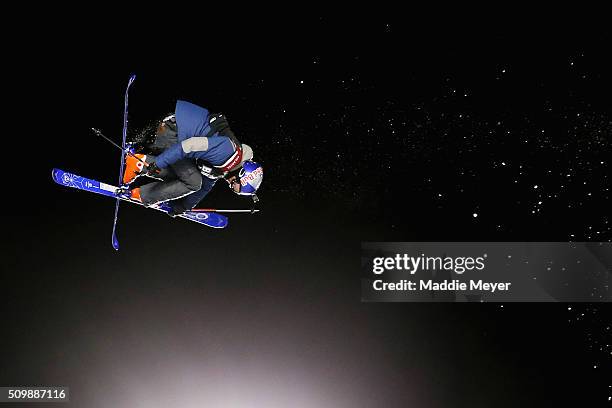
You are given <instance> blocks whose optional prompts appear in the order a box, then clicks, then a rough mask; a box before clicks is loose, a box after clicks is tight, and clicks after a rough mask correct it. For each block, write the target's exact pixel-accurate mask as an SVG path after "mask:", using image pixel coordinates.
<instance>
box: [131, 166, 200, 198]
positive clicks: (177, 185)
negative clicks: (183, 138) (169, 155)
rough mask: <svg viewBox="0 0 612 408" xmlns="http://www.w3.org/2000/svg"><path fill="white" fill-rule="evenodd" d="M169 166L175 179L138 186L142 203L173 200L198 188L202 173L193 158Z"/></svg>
mask: <svg viewBox="0 0 612 408" xmlns="http://www.w3.org/2000/svg"><path fill="white" fill-rule="evenodd" d="M171 167H172V171H173V172H174V174H175V175H176V179H174V180H169V181H162V182H155V183H149V184H145V185H144V186H142V187H140V199H141V201H142V203H143V204H144V205H152V204H157V203H160V202H163V201H168V200H175V199H177V198H181V197H184V196H186V195H188V194H191V193H193V192H194V191H198V190H200V188H201V187H202V174H201V173H200V170H199V169H198V168H197V166H196V164H195V162H194V161H193V160H189V159H186V160H181V161H178V162H176V163H174V164H173V165H172V166H171Z"/></svg>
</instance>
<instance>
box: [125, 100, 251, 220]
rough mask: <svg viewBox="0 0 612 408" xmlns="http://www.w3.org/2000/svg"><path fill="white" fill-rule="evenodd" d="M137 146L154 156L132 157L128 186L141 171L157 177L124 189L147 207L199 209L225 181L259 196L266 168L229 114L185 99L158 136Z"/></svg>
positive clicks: (179, 210) (127, 172) (178, 211)
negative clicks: (243, 140)
mask: <svg viewBox="0 0 612 408" xmlns="http://www.w3.org/2000/svg"><path fill="white" fill-rule="evenodd" d="M135 147H136V149H137V151H141V152H143V153H149V154H142V153H140V154H136V156H137V157H138V158H139V159H140V160H142V161H138V160H137V159H136V158H133V157H131V156H128V157H127V159H126V167H125V173H124V177H123V182H124V184H129V183H131V182H132V181H133V180H134V179H135V178H136V177H138V176H140V175H147V176H149V177H152V178H155V179H157V181H154V182H151V183H148V184H145V185H142V186H141V187H137V188H133V189H130V190H126V191H124V192H123V193H124V194H126V195H129V197H130V198H131V199H133V200H137V201H141V202H142V203H143V204H144V205H145V206H150V205H154V204H158V203H161V202H165V201H170V205H171V207H172V211H171V213H170V215H172V216H176V215H178V214H181V213H183V212H185V211H188V210H191V209H192V208H194V207H195V206H196V205H197V204H198V203H199V202H200V201H201V200H202V199H203V198H204V197H205V196H206V195H207V194H208V192H209V191H210V190H211V189H212V187H213V186H214V185H215V183H216V181H217V180H219V179H224V180H225V181H227V183H228V185H229V186H230V188H231V189H232V191H233V192H234V193H236V194H240V195H251V196H253V199H254V201H256V200H257V198H256V195H255V192H256V191H257V188H259V185H260V184H261V180H262V178H263V170H262V167H261V166H260V165H259V164H257V163H255V162H253V161H252V158H253V150H252V149H251V147H250V146H248V145H246V144H241V143H240V142H239V141H238V139H237V138H236V136H235V135H234V133H233V132H232V130H231V129H230V128H229V124H228V121H227V118H226V117H225V116H224V115H223V114H211V113H210V112H209V111H208V110H207V109H205V108H202V107H200V106H197V105H194V104H192V103H189V102H186V101H181V100H179V101H177V103H176V109H175V113H174V114H173V115H169V116H167V117H166V118H164V119H163V120H162V122H161V124H160V125H159V126H158V128H157V131H156V132H155V139H154V140H153V141H148V142H140V143H138V144H137V145H136V146H135Z"/></svg>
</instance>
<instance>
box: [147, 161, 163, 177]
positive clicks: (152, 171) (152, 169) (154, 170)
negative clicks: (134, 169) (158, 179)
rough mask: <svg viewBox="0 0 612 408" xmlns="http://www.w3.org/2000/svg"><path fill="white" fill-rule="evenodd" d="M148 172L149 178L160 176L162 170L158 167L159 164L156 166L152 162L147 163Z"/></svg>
mask: <svg viewBox="0 0 612 408" xmlns="http://www.w3.org/2000/svg"><path fill="white" fill-rule="evenodd" d="M147 164H148V166H147V171H146V174H147V176H152V177H155V176H159V174H160V173H161V169H160V168H159V167H157V164H155V162H151V163H147Z"/></svg>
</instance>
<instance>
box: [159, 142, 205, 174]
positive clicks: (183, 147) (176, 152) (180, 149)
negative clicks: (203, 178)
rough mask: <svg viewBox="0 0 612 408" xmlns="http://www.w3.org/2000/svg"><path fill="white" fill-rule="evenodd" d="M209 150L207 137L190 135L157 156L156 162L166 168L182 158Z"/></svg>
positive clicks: (195, 155) (198, 154)
mask: <svg viewBox="0 0 612 408" xmlns="http://www.w3.org/2000/svg"><path fill="white" fill-rule="evenodd" d="M207 150H208V138H207V137H190V138H189V139H185V140H183V141H182V142H180V143H176V144H174V145H172V146H171V147H169V148H168V149H166V150H165V151H164V152H163V153H162V154H160V155H159V156H157V159H155V164H157V167H159V168H161V169H164V168H166V167H168V166H169V165H171V164H174V163H176V162H177V161H179V160H182V159H193V158H196V157H199V156H201V153H202V152H205V151H207Z"/></svg>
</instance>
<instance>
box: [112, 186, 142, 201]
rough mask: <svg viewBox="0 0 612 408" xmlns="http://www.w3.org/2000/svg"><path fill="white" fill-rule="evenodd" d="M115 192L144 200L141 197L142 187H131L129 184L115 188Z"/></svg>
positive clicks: (132, 198)
mask: <svg viewBox="0 0 612 408" xmlns="http://www.w3.org/2000/svg"><path fill="white" fill-rule="evenodd" d="M115 194H116V195H117V196H118V197H121V198H127V199H128V200H132V201H138V202H142V200H141V199H140V188H135V189H130V188H129V185H123V186H121V187H119V188H118V189H117V190H115Z"/></svg>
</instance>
